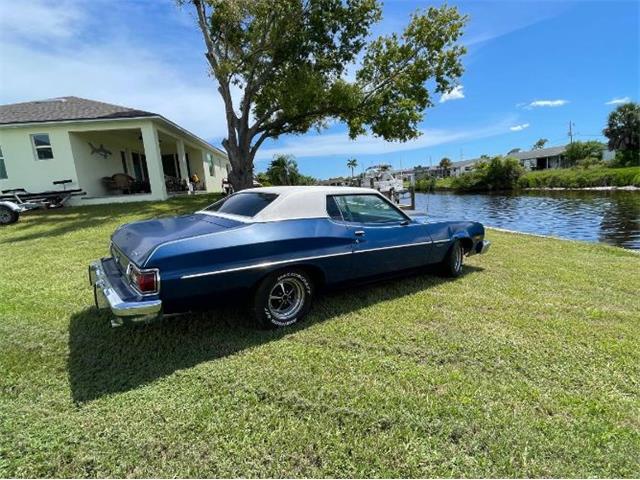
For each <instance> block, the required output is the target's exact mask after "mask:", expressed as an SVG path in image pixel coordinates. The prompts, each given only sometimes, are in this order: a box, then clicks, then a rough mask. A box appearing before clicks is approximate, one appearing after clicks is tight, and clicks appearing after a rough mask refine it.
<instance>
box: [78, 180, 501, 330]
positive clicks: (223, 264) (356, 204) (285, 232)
mask: <svg viewBox="0 0 640 480" xmlns="http://www.w3.org/2000/svg"><path fill="white" fill-rule="evenodd" d="M488 248H489V242H488V241H486V240H485V239H484V227H483V226H482V225H481V224H480V223H476V222H429V221H428V220H427V218H426V217H425V216H409V215H407V214H406V213H405V212H403V211H402V210H400V209H399V208H397V207H396V206H395V205H394V204H393V203H391V202H390V201H388V200H387V199H386V198H385V197H383V196H382V195H381V194H380V193H378V192H377V191H375V190H370V189H366V188H350V187H270V188H254V189H249V190H243V191H241V192H239V193H236V194H233V195H231V196H228V197H226V198H223V199H222V200H220V201H218V202H216V203H214V204H213V205H211V206H209V207H207V208H205V209H204V210H201V211H199V212H196V213H194V214H192V215H186V216H179V217H173V218H163V219H155V220H148V221H142V222H135V223H130V224H126V225H122V226H121V227H119V228H118V229H117V230H116V231H115V232H114V233H113V235H112V237H111V256H110V257H106V258H102V259H100V260H97V261H95V262H93V263H92V264H91V265H90V267H89V276H90V281H91V284H92V285H93V287H94V292H95V302H96V305H97V307H98V308H109V309H110V310H111V312H112V313H113V315H114V316H115V318H114V319H113V320H112V324H113V325H114V326H115V325H121V324H122V323H124V321H125V320H126V319H129V320H148V319H150V318H154V317H157V316H159V315H162V314H171V313H182V312H187V311H191V310H195V309H198V308H203V307H205V308H206V307H207V306H208V307H211V306H213V305H215V304H216V303H218V302H220V301H225V300H228V299H229V298H238V295H240V297H239V298H242V299H243V302H245V303H247V304H248V305H249V306H250V310H251V312H252V314H253V316H254V317H255V319H256V320H257V322H258V324H259V325H261V326H263V327H282V326H286V325H291V324H293V323H295V322H297V321H299V320H300V319H301V318H302V317H303V316H304V315H305V314H306V313H307V312H308V311H309V308H310V306H311V300H312V299H313V297H314V295H315V293H316V292H317V290H318V289H319V288H320V287H323V286H335V285H338V284H342V283H345V282H352V281H357V280H361V279H368V278H372V277H384V276H388V275H389V274H391V273H397V272H400V271H404V270H411V269H415V268H418V267H423V266H425V265H428V264H435V265H437V267H438V269H439V271H440V272H441V273H442V274H444V275H447V276H451V277H455V276H458V275H460V273H461V271H462V268H463V257H464V256H465V255H473V254H477V253H485V252H486V251H487V249H488Z"/></svg>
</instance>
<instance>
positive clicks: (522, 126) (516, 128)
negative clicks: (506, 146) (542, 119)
mask: <svg viewBox="0 0 640 480" xmlns="http://www.w3.org/2000/svg"><path fill="white" fill-rule="evenodd" d="M525 128H529V124H528V123H521V124H520V125H514V126H513V127H509V130H511V131H512V132H520V131H522V130H524V129H525Z"/></svg>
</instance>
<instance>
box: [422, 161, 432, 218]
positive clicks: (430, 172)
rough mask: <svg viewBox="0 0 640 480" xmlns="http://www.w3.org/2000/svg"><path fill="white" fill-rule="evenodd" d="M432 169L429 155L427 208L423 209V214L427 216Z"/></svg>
mask: <svg viewBox="0 0 640 480" xmlns="http://www.w3.org/2000/svg"><path fill="white" fill-rule="evenodd" d="M431 168H432V162H431V155H429V189H428V190H427V206H426V209H425V212H424V213H425V214H426V215H427V216H428V215H429V197H430V196H431V193H432V192H431V185H432V184H431V174H432V173H433V172H432V171H431Z"/></svg>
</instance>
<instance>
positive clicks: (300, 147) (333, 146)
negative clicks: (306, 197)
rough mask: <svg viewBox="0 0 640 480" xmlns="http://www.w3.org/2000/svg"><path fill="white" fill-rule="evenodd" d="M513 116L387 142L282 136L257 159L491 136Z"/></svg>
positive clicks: (378, 150)
mask: <svg viewBox="0 0 640 480" xmlns="http://www.w3.org/2000/svg"><path fill="white" fill-rule="evenodd" d="M512 123H513V118H507V119H505V120H503V121H501V122H498V123H496V124H493V125H489V126H484V127H478V128H474V129H458V130H444V129H424V130H422V135H421V136H420V137H418V138H417V139H415V140H411V141H408V142H404V143H400V142H387V141H385V140H383V139H381V138H378V137H373V136H363V137H358V138H357V139H356V140H351V139H349V136H348V135H347V134H346V133H330V134H323V135H306V136H304V137H300V136H297V137H283V138H282V139H281V140H280V145H279V146H274V147H270V148H261V149H260V150H259V151H258V153H257V155H256V159H257V160H270V159H271V158H272V157H273V155H275V154H290V155H294V156H296V157H299V158H302V157H323V156H324V157H326V156H331V155H377V154H388V153H393V152H400V151H408V150H418V149H421V148H427V147H433V146H436V145H442V144H446V143H452V142H462V141H468V140H475V139H479V138H486V137H492V136H495V135H500V134H503V133H505V132H507V131H508V128H509V125H510V124H512Z"/></svg>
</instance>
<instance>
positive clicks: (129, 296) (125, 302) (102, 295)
mask: <svg viewBox="0 0 640 480" xmlns="http://www.w3.org/2000/svg"><path fill="white" fill-rule="evenodd" d="M115 272H118V270H117V267H116V266H115V262H114V260H113V258H102V259H100V260H96V261H94V262H91V264H90V265H89V283H90V284H91V285H92V286H93V291H94V299H95V303H96V307H97V308H98V309H110V310H111V312H112V313H113V314H114V315H115V317H116V318H115V319H114V320H112V322H111V324H112V325H113V326H118V325H122V324H123V323H124V320H125V319H129V320H132V321H141V320H151V319H153V318H155V317H157V316H159V315H160V313H161V311H162V300H160V299H159V298H146V297H140V296H139V295H135V294H134V293H132V292H130V291H129V290H128V289H127V288H126V286H125V285H124V282H123V280H122V278H121V277H120V276H119V275H118V274H116V273H115Z"/></svg>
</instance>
